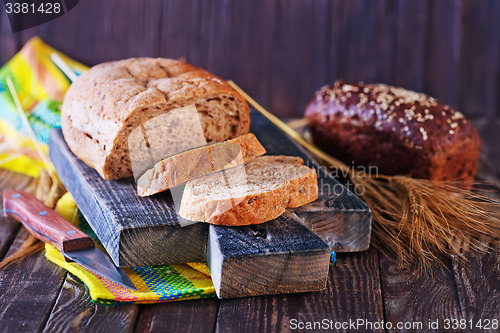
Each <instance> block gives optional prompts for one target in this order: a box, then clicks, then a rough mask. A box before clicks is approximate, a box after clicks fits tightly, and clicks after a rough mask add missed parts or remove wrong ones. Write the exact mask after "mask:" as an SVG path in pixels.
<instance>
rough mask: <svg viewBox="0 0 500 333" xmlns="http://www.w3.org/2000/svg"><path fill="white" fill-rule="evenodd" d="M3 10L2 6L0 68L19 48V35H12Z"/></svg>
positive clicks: (0, 14)
mask: <svg viewBox="0 0 500 333" xmlns="http://www.w3.org/2000/svg"><path fill="white" fill-rule="evenodd" d="M4 8H5V7H3V5H2V10H1V11H0V66H3V65H4V64H5V63H7V61H9V60H10V58H12V56H14V54H15V53H16V52H17V51H18V50H19V47H20V38H19V36H20V35H19V34H14V33H12V30H11V28H10V23H9V18H8V17H7V14H6V13H5V11H4Z"/></svg>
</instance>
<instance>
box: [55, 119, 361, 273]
mask: <svg viewBox="0 0 500 333" xmlns="http://www.w3.org/2000/svg"><path fill="white" fill-rule="evenodd" d="M251 117H252V125H251V129H250V130H251V132H253V133H254V134H255V135H256V137H257V138H258V139H259V140H260V142H261V143H262V144H263V146H264V147H265V148H266V149H267V151H268V154H270V155H278V154H280V155H291V156H300V157H302V158H303V159H304V161H305V164H306V165H308V166H309V167H313V168H316V169H317V172H318V182H319V188H320V190H323V192H322V193H321V194H320V198H319V199H318V200H317V201H316V202H314V203H311V204H309V205H306V206H303V207H301V208H299V209H297V210H295V211H291V212H290V213H291V214H294V215H295V216H296V217H298V218H299V219H300V220H301V221H302V222H303V223H304V224H305V225H307V226H308V227H309V228H310V229H311V230H312V231H314V232H315V233H316V234H317V235H318V236H319V237H321V239H323V240H324V242H326V243H327V244H328V245H329V246H330V248H331V249H333V250H334V251H362V250H366V249H367V248H368V247H369V242H370V232H371V212H370V210H369V209H368V207H367V206H366V205H365V204H364V203H363V202H362V201H361V200H360V199H359V198H358V197H357V196H355V195H354V194H352V193H351V192H350V191H349V190H347V189H346V188H345V187H343V186H342V185H340V184H339V183H338V182H337V181H336V180H335V179H333V178H332V177H330V176H329V175H327V174H326V172H325V171H324V170H323V169H321V168H319V167H318V165H317V164H316V163H315V162H314V160H313V159H312V158H311V157H310V156H309V155H308V154H307V153H305V152H304V151H303V150H302V149H301V148H300V147H298V146H297V145H296V144H295V143H294V142H293V141H292V140H291V139H290V138H288V137H287V136H286V135H285V134H284V133H283V132H282V131H281V130H279V129H278V128H277V127H275V126H274V125H273V124H272V123H270V122H269V121H268V120H267V119H266V118H265V117H264V116H262V115H261V114H258V113H254V112H252V114H251ZM49 146H50V152H49V155H50V158H51V160H52V162H53V164H54V166H55V168H56V171H57V173H58V175H59V177H60V179H61V181H62V182H63V184H64V185H65V186H66V188H67V189H68V191H69V192H70V193H71V194H72V195H73V198H74V199H75V202H76V203H77V205H78V207H79V208H80V210H81V212H82V214H83V215H84V217H85V218H86V219H87V221H88V222H89V224H90V226H91V227H92V229H93V230H94V231H95V233H96V235H97V236H98V237H99V239H100V240H101V242H102V244H103V246H104V247H105V248H106V250H107V251H108V253H109V255H110V256H111V258H112V259H113V261H114V262H115V263H116V264H117V265H118V266H145V265H162V264H171V263H179V262H194V261H205V260H206V258H207V241H208V233H209V230H208V229H209V228H208V225H207V224H204V223H196V224H192V225H189V226H185V227H181V221H179V219H178V217H177V214H176V213H175V209H174V205H173V200H172V198H171V196H170V194H169V192H168V191H167V192H163V193H160V194H157V195H154V196H151V197H146V198H143V197H139V196H138V195H137V194H136V187H135V182H134V180H133V178H129V179H121V180H114V181H107V180H103V179H102V178H101V177H100V176H99V175H98V174H97V172H96V171H95V170H93V169H91V168H89V167H88V166H87V165H85V164H84V163H83V162H82V161H80V160H79V159H77V158H76V157H75V156H74V155H73V154H72V153H71V151H70V150H69V148H68V146H67V145H66V143H65V141H64V138H63V136H62V132H61V130H53V132H52V133H51V137H50V143H49ZM268 223H271V222H268ZM276 223H277V222H276ZM217 228H218V227H215V228H213V229H214V230H213V233H214V234H217V233H218V232H217ZM278 229H279V228H278ZM278 229H276V230H278ZM241 230H243V229H241ZM279 230H282V231H281V232H286V230H283V229H279Z"/></svg>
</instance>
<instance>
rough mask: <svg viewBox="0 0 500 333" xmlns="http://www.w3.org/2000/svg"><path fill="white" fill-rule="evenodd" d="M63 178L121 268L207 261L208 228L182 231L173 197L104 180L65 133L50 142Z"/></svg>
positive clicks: (129, 180)
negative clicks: (143, 192)
mask: <svg viewBox="0 0 500 333" xmlns="http://www.w3.org/2000/svg"><path fill="white" fill-rule="evenodd" d="M49 145H50V152H49V155H50V158H51V160H52V162H53V164H54V166H55V168H56V171H57V173H58V175H59V178H60V179H61V181H62V182H63V184H64V185H65V187H66V188H67V190H68V191H69V192H70V193H71V194H72V196H73V198H74V199H75V202H76V204H77V205H78V207H79V209H80V211H81V212H82V214H83V215H84V217H85V218H86V220H87V221H88V223H89V225H90V226H91V227H92V229H93V230H94V232H95V233H96V235H97V236H98V237H99V239H100V240H101V243H102V244H103V246H104V247H105V248H106V250H107V252H108V254H109V255H110V257H111V258H112V259H113V261H114V262H115V264H116V265H118V266H149V265H163V264H171V263H185V262H196V261H203V260H204V258H205V248H206V241H207V229H208V227H207V225H206V224H203V223H196V224H192V225H188V226H181V222H180V221H179V219H178V217H177V214H176V211H175V205H174V202H173V200H172V196H171V195H170V192H163V193H160V194H158V195H155V196H151V197H145V198H142V197H139V196H138V195H137V193H136V188H135V182H134V180H133V178H127V179H120V180H112V181H108V180H103V179H102V178H101V177H100V176H99V175H98V174H97V172H96V171H95V170H94V169H91V168H90V167H88V166H87V165H86V164H84V163H83V162H82V161H80V160H79V159H78V158H77V157H76V156H74V155H73V153H72V152H71V151H70V150H69V148H68V146H67V145H66V142H65V141H64V138H63V136H62V131H61V130H54V131H53V132H52V133H51V137H50V143H49Z"/></svg>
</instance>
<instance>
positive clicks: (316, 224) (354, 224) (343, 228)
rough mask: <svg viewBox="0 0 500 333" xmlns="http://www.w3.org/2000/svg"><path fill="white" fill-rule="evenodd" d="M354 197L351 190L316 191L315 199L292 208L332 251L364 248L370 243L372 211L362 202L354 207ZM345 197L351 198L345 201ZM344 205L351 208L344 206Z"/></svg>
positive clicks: (360, 249) (349, 250)
mask: <svg viewBox="0 0 500 333" xmlns="http://www.w3.org/2000/svg"><path fill="white" fill-rule="evenodd" d="M343 188H344V189H345V187H343ZM357 199H358V198H357V197H356V196H355V194H354V193H352V192H347V193H340V194H338V193H337V194H335V193H332V194H329V195H327V194H324V193H320V195H319V197H318V199H317V200H316V201H315V202H312V203H310V204H307V205H305V206H302V207H299V208H298V209H296V210H295V211H294V212H295V214H296V215H297V216H298V217H299V218H300V219H301V220H302V222H303V223H304V224H305V225H307V226H308V227H309V228H310V229H311V230H312V231H314V232H315V233H316V234H317V235H318V236H319V237H321V239H323V240H324V241H325V242H326V243H327V244H328V246H330V248H331V249H332V250H333V251H335V252H356V251H364V250H367V249H368V247H369V246H370V236H371V230H372V215H371V213H370V212H369V211H366V209H364V207H362V206H360V207H359V208H354V207H355V206H356V204H357V203H358V200H357ZM349 201H354V202H353V203H352V204H350V205H349V204H346V203H347V202H349ZM346 205H347V206H351V208H350V209H344V207H345V206H346Z"/></svg>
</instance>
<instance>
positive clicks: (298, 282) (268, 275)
mask: <svg viewBox="0 0 500 333" xmlns="http://www.w3.org/2000/svg"><path fill="white" fill-rule="evenodd" d="M207 264H208V267H209V268H210V274H211V277H212V282H213V283H214V287H215V291H216V293H217V296H218V297H219V298H233V297H247V296H255V295H269V294H285V293H294V292H295V293H296V292H307V291H319V290H323V289H324V288H325V285H326V279H327V276H328V267H329V264H330V248H329V246H328V245H327V244H326V243H325V242H324V241H323V240H321V238H319V237H318V236H317V235H316V234H315V233H313V232H312V231H311V230H309V229H308V228H307V227H306V226H305V225H303V223H302V221H300V219H299V218H298V217H297V216H296V215H294V214H293V213H290V212H286V213H285V214H283V215H282V216H280V217H278V218H277V219H275V220H272V221H269V222H266V223H263V224H257V225H250V226H241V227H227V226H215V225H211V226H210V229H209V238H208V251H207Z"/></svg>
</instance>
